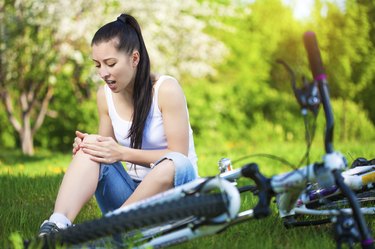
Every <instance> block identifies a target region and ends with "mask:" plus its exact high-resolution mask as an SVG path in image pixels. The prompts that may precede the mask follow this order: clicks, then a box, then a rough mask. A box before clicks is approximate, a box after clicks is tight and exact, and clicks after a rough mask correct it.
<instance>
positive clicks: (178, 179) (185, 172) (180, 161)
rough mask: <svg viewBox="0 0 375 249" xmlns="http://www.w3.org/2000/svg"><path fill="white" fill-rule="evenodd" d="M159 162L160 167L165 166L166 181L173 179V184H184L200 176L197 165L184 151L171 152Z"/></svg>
mask: <svg viewBox="0 0 375 249" xmlns="http://www.w3.org/2000/svg"><path fill="white" fill-rule="evenodd" d="M166 159H167V160H166ZM159 164H160V168H164V171H165V172H164V173H165V176H164V178H163V179H164V180H165V181H171V180H172V184H173V186H179V185H182V184H184V183H187V182H189V181H192V180H194V179H196V178H197V177H198V175H197V172H196V170H195V167H194V166H193V164H192V163H191V161H190V160H189V158H188V157H186V156H185V155H183V154H182V153H178V152H170V153H168V154H166V155H165V156H164V157H163V159H162V160H160V163H159ZM159 164H157V165H159ZM163 165H165V166H163ZM158 167H159V166H158Z"/></svg>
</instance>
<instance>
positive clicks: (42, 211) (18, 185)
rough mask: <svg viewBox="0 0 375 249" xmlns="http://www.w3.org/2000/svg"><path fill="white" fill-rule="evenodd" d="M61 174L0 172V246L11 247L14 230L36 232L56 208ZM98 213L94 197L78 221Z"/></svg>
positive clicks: (25, 236)
mask: <svg viewBox="0 0 375 249" xmlns="http://www.w3.org/2000/svg"><path fill="white" fill-rule="evenodd" d="M62 177H63V176H62V175H55V176H43V177H28V176H22V175H20V176H11V175H0V189H1V191H0V238H2V240H1V241H0V248H9V243H10V242H9V238H10V236H11V234H12V233H15V232H17V233H19V234H20V235H21V237H22V238H23V239H30V238H33V237H34V236H35V235H36V234H37V232H38V229H39V226H40V224H41V223H42V222H43V221H44V220H45V219H47V218H48V217H49V216H50V215H51V213H52V211H53V207H54V202H55V198H56V195H57V191H58V188H59V186H60V182H61V180H62ZM97 217H100V210H99V209H98V207H97V205H96V203H95V200H91V201H90V202H89V203H88V204H87V205H86V206H85V207H84V209H83V210H82V212H81V213H80V215H79V216H78V217H77V219H76V221H75V222H82V221H84V220H88V219H94V218H97Z"/></svg>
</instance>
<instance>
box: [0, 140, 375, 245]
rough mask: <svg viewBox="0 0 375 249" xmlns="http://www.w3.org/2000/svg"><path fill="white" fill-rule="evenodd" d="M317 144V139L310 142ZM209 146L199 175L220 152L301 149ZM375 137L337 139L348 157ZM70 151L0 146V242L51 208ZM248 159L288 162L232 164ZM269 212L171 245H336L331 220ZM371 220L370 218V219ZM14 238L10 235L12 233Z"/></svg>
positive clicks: (365, 152)
mask: <svg viewBox="0 0 375 249" xmlns="http://www.w3.org/2000/svg"><path fill="white" fill-rule="evenodd" d="M315 144H319V142H315ZM224 147H225V148H226V149H222V150H221V149H220V148H219V146H213V147H212V148H200V147H197V152H198V155H199V172H200V175H201V176H208V175H214V174H217V172H218V170H217V161H218V160H219V159H220V158H221V157H223V156H225V157H229V158H231V159H232V160H236V159H237V158H241V157H243V156H244V155H254V154H258V153H268V154H273V155H277V156H280V157H283V158H285V159H287V160H288V161H290V162H292V163H294V164H297V163H298V161H299V159H300V158H301V156H302V155H303V153H304V145H303V144H302V143H301V144H296V143H283V144H275V143H269V144H252V145H250V146H244V145H243V144H235V145H233V144H232V145H231V146H224ZM374 148H375V143H367V144H361V143H345V144H341V145H337V146H336V149H337V150H339V151H341V152H342V153H343V154H344V155H345V156H346V157H347V158H348V160H349V162H351V161H352V160H353V159H354V158H356V157H359V156H361V157H367V158H373V157H375V151H374ZM322 153H323V150H322V148H320V147H319V146H317V145H314V147H313V148H312V152H311V159H312V160H320V159H321V155H322ZM70 159H71V155H69V154H60V153H52V152H48V151H37V153H36V156H33V157H26V156H22V155H21V153H20V152H19V151H11V150H5V149H2V150H1V151H0V189H1V191H0V239H1V241H0V248H9V247H10V242H9V241H10V238H11V237H12V234H14V233H16V234H18V235H20V236H21V237H22V238H31V237H33V236H35V234H36V232H37V231H38V227H39V225H40V223H41V222H42V221H43V220H44V219H46V218H47V217H48V216H49V215H50V214H51V211H52V210H53V205H54V200H55V197H56V194H57V191H58V187H59V184H60V182H61V180H62V176H63V172H64V171H65V169H66V167H67V165H68V164H69V161H70ZM247 162H258V163H259V167H260V169H261V171H262V172H263V173H264V174H265V175H267V176H271V175H272V174H276V173H281V172H284V171H286V170H289V169H290V168H289V167H288V166H285V165H282V164H281V163H279V162H276V161H274V160H271V159H268V158H263V157H249V158H247V159H245V160H242V161H241V162H239V163H237V164H235V165H234V167H235V168H238V167H240V166H241V165H242V164H244V163H247ZM242 196H243V200H244V204H243V206H244V207H248V206H252V205H253V202H254V199H253V198H251V197H250V195H246V194H243V195H242ZM272 209H273V214H272V215H271V216H270V217H267V218H265V219H261V220H255V219H252V220H249V221H246V222H243V223H241V224H238V225H235V226H232V227H229V228H228V229H226V230H225V231H223V232H222V233H220V234H217V235H213V236H207V237H204V238H200V239H196V240H194V241H191V242H188V243H184V244H181V245H178V246H174V247H172V248H187V249H188V248H262V249H263V248H280V249H281V248H314V249H315V248H335V243H334V240H333V236H332V232H331V226H329V225H328V226H327V225H326V226H319V227H312V228H298V229H289V230H288V229H285V228H284V227H283V225H282V222H281V220H280V218H279V217H278V214H277V210H276V209H275V205H274V204H272ZM100 215H101V214H100V211H99V208H98V207H97V205H96V203H95V201H94V200H91V201H90V202H89V203H88V204H87V205H86V206H85V207H84V209H83V210H82V212H81V213H80V215H79V216H78V218H77V220H76V221H75V222H76V223H79V222H82V221H84V220H88V219H94V218H97V217H100ZM371 222H372V224H374V221H373V220H372V219H371ZM12 238H13V239H12V240H13V241H14V240H16V239H14V235H13V237H12Z"/></svg>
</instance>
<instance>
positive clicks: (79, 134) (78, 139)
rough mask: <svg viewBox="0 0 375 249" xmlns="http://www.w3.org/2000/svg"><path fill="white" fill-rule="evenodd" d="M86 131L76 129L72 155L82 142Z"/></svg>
mask: <svg viewBox="0 0 375 249" xmlns="http://www.w3.org/2000/svg"><path fill="white" fill-rule="evenodd" d="M87 135H88V134H87V133H82V132H80V131H76V137H75V138H74V143H73V150H72V152H73V155H75V154H76V153H77V152H78V151H79V150H80V149H81V147H80V144H81V143H82V141H83V139H84V138H85V137H86V136H87Z"/></svg>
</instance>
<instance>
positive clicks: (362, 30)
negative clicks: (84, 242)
mask: <svg viewBox="0 0 375 249" xmlns="http://www.w3.org/2000/svg"><path fill="white" fill-rule="evenodd" d="M298 6H302V7H303V6H304V7H305V8H304V9H300V8H299V7H298ZM303 10H308V12H306V13H305V12H303ZM122 12H127V13H130V14H132V15H134V16H135V17H136V18H137V19H138V21H139V23H140V25H141V28H142V31H143V35H144V39H145V43H146V46H147V48H148V50H149V54H150V57H151V63H152V64H151V65H152V71H154V72H158V73H162V74H170V75H172V76H174V77H175V78H177V79H178V81H179V82H180V84H181V86H182V87H183V89H184V91H185V94H186V98H187V101H188V106H189V113H190V122H191V125H192V128H193V131H194V138H195V144H196V149H197V153H198V157H199V172H200V175H202V176H206V175H210V174H216V173H217V166H216V162H217V160H218V159H220V158H221V157H224V156H225V157H230V158H232V159H236V158H240V157H242V156H244V155H249V154H250V155H251V154H256V153H270V154H276V155H278V156H281V157H286V158H287V159H288V160H294V161H298V159H300V157H302V155H303V152H304V149H305V148H304V143H303V142H304V139H305V133H304V124H303V121H302V117H301V114H300V109H299V106H298V104H297V102H296V100H295V99H294V96H293V92H292V90H291V87H290V78H289V75H288V74H287V73H286V71H285V70H284V68H282V66H280V64H278V63H276V61H277V59H283V60H284V61H286V62H287V63H288V64H289V65H290V66H291V67H292V68H293V69H294V70H295V73H296V76H297V80H298V82H299V83H301V81H302V80H301V79H302V78H303V77H306V78H307V79H308V80H311V78H312V77H311V72H310V70H309V65H308V61H307V56H306V52H305V49H304V46H303V42H302V36H303V33H304V32H305V31H308V30H311V31H314V32H315V33H316V35H317V38H318V43H319V47H320V49H321V54H322V59H323V63H324V65H325V69H326V72H327V75H328V82H329V88H330V94H331V97H332V106H333V110H334V116H335V121H336V123H335V136H334V139H335V145H336V147H337V148H338V149H340V150H342V152H343V153H344V154H345V156H347V157H348V159H349V161H351V160H353V159H354V158H356V157H359V156H364V157H375V153H374V152H373V150H371V149H372V148H375V142H374V138H375V128H374V124H375V104H374V102H373V96H374V94H375V50H374V46H375V22H374V19H375V1H373V0H370V1H367V0H341V1H338V0H337V1H333V0H331V1H330V0H321V1H318V0H315V1H297V0H289V1H287V0H248V1H246V0H236V1H235V0H233V1H229V0H220V1H219V0H218V1H214V0H186V1H167V0H137V1H135V0H132V1H120V0H106V1H99V0H97V1H95V0H89V1H88V0H74V1H73V0H45V1H37V0H0V98H1V102H0V189H1V191H0V239H1V240H2V242H4V241H5V242H4V243H6V241H7V240H8V239H9V236H10V234H11V233H12V232H15V231H18V232H19V233H20V234H21V235H22V236H26V237H27V236H32V235H33V234H34V233H35V231H37V228H38V225H39V224H40V222H41V221H42V219H44V218H45V217H46V216H47V214H49V212H50V211H51V210H52V208H53V200H54V198H55V196H56V191H57V188H58V184H59V182H60V181H61V178H62V174H63V172H64V170H65V169H66V167H67V166H68V164H69V160H70V158H71V147H72V142H73V138H74V131H75V130H80V131H84V132H88V133H95V132H96V129H97V126H98V120H97V110H96V90H97V88H98V86H99V85H100V84H102V82H101V81H100V79H99V78H98V76H97V75H96V73H95V67H94V65H93V62H92V61H91V57H90V56H91V54H90V41H91V38H92V36H93V34H94V32H95V31H96V30H97V29H98V28H99V27H100V26H101V25H103V24H104V23H107V22H109V21H112V20H115V18H116V17H117V16H118V15H119V14H120V13H122ZM302 14H304V15H302ZM323 130H324V117H323V115H322V110H320V115H319V116H318V122H317V131H316V137H315V141H314V146H313V147H312V148H313V149H315V150H316V151H317V152H315V154H314V153H312V155H313V156H314V155H315V156H316V157H317V158H318V159H320V157H319V156H321V155H322V152H323V147H322V141H323ZM254 160H257V159H254ZM268 163H269V161H268ZM284 169H286V168H283V167H282V166H279V167H276V168H275V167H274V168H273V167H270V166H267V167H266V169H265V170H266V172H267V173H269V174H272V173H277V172H280V171H281V170H284ZM99 215H100V214H99V212H98V210H97V207H96V206H95V203H94V202H91V203H89V205H88V207H87V209H85V211H84V212H83V214H82V216H80V217H79V218H78V221H80V220H85V219H88V218H94V217H98V216H99ZM317 236H321V235H320V234H318V235H317ZM295 237H296V241H297V242H296V245H297V244H298V243H299V245H301V242H299V240H298V237H299V236H298V234H297V235H296V236H295ZM207 243H209V242H207ZM230 243H231V242H230ZM236 243H237V242H236ZM274 243H275V241H273V242H272V243H271V242H270V245H275V244H274ZM232 245H233V244H232ZM236 245H238V247H241V246H240V245H241V244H236ZM280 245H281V244H280ZM264 246H265V245H263V248H266V247H267V246H265V247H264ZM287 246H290V244H288V245H287ZM287 246H286V247H285V248H287ZM304 246H305V247H304V248H306V245H304ZM314 246H315V247H312V248H316V245H314ZM307 247H308V246H307ZM212 248H214V247H212ZM255 248H257V247H255ZM270 248H272V246H271V247H270ZM282 248H283V247H282Z"/></svg>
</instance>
